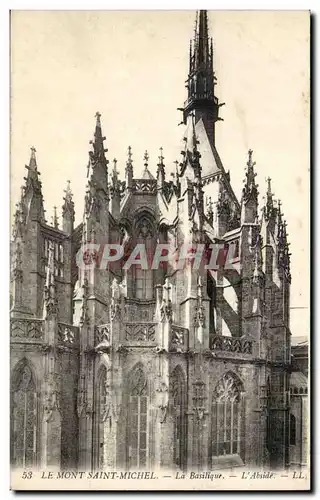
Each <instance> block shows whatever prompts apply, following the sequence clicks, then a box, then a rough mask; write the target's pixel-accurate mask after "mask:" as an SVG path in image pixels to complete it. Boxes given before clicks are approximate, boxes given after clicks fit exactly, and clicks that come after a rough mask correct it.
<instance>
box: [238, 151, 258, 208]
mask: <svg viewBox="0 0 320 500" xmlns="http://www.w3.org/2000/svg"><path fill="white" fill-rule="evenodd" d="M252 156H253V150H252V149H249V151H248V160H247V171H246V178H245V181H244V183H245V186H244V188H243V190H242V199H243V201H244V202H245V203H247V202H248V201H249V199H253V200H254V201H255V203H256V204H258V189H257V188H258V186H257V184H256V182H255V177H256V175H257V174H256V173H255V172H254V166H255V164H256V162H255V161H252Z"/></svg>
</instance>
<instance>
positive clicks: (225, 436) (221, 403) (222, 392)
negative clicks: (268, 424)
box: [211, 373, 244, 457]
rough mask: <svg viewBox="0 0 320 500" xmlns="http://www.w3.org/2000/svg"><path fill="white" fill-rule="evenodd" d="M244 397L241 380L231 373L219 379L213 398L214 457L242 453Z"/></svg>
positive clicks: (212, 434)
mask: <svg viewBox="0 0 320 500" xmlns="http://www.w3.org/2000/svg"><path fill="white" fill-rule="evenodd" d="M243 421H244V411H243V398H242V388H241V383H240V381H239V380H238V379H237V378H236V377H235V376H234V375H233V374H231V373H227V374H226V375H225V376H224V377H223V378H222V379H220V380H219V382H218V384H217V386H216V388H215V391H214V394H213V399H212V414H211V446H212V457H219V456H223V455H239V456H241V455H242V451H243V430H242V429H243Z"/></svg>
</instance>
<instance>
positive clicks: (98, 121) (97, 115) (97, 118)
mask: <svg viewBox="0 0 320 500" xmlns="http://www.w3.org/2000/svg"><path fill="white" fill-rule="evenodd" d="M94 117H95V118H96V125H97V127H101V120H100V118H101V113H99V111H97V112H96V114H95V115H94Z"/></svg>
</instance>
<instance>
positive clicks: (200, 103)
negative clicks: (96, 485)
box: [10, 11, 291, 471]
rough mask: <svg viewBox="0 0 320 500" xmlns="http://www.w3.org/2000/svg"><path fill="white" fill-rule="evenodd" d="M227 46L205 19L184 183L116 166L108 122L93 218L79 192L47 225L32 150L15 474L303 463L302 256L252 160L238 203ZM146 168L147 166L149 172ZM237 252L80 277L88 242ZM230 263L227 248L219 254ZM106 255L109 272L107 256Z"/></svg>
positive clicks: (16, 346) (97, 150)
mask: <svg viewBox="0 0 320 500" xmlns="http://www.w3.org/2000/svg"><path fill="white" fill-rule="evenodd" d="M215 82H216V78H215V75H214V70H213V48H212V41H211V40H210V38H209V33H208V16H207V12H206V11H200V12H199V13H198V14H197V21H196V29H195V35H194V39H193V40H192V43H191V46H190V62H189V74H188V79H187V99H186V101H185V103H184V106H183V108H182V113H183V123H184V125H183V126H184V134H183V140H182V151H181V159H180V161H177V162H176V170H175V172H174V174H173V175H172V176H171V177H170V176H168V174H167V173H166V167H165V161H164V160H165V159H164V157H163V154H162V150H160V156H159V163H158V165H157V174H156V177H154V176H153V175H152V174H151V173H150V170H149V167H150V165H149V158H148V154H147V153H146V154H145V157H144V165H141V167H142V168H141V171H142V173H141V171H140V168H139V165H138V163H139V162H138V161H137V162H135V161H133V156H132V151H131V148H130V147H129V150H128V158H127V162H126V166H125V178H124V179H120V178H119V173H118V171H117V165H116V164H115V165H114V166H112V168H110V165H109V161H108V159H107V149H106V142H107V141H106V139H105V137H103V133H102V125H101V116H100V114H99V113H97V114H96V124H95V129H94V137H93V140H92V141H91V146H92V150H91V151H90V153H89V165H88V184H87V189H86V193H85V196H84V208H83V219H82V223H81V224H80V225H78V226H77V227H75V225H74V220H75V209H74V203H73V200H72V192H71V188H70V185H69V184H68V186H67V188H66V191H65V197H64V200H63V206H62V217H61V221H62V223H61V227H59V224H58V217H57V215H56V214H55V216H54V218H53V222H52V224H49V223H48V222H47V221H46V219H45V210H44V201H43V196H42V186H41V182H40V179H39V170H38V166H37V160H36V151H35V149H34V148H32V150H31V158H30V162H29V165H28V166H27V167H26V168H27V174H26V177H25V184H24V186H23V188H22V191H21V198H20V200H19V202H18V204H17V208H16V212H15V216H14V226H13V235H12V242H11V311H10V315H11V326H10V345H11V463H12V466H13V467H20V468H31V467H32V468H36V467H41V468H49V467H57V468H59V469H66V468H68V469H69V470H70V469H75V470H76V469H78V470H99V471H100V470H116V469H118V470H129V469H131V470H140V469H146V470H153V469H158V468H167V469H169V470H206V469H208V470H209V469H210V470H214V469H227V468H231V467H236V466H250V467H259V468H260V467H265V468H269V467H271V468H284V467H286V466H287V465H288V463H289V432H290V430H289V422H290V418H289V415H290V336H291V334H290V329H289V295H290V281H291V278H290V254H289V251H288V242H287V233H286V223H285V221H284V220H283V214H282V213H281V204H280V202H279V203H278V202H276V201H275V200H274V198H273V195H272V192H271V185H270V180H269V181H268V185H267V188H266V197H265V202H264V206H263V207H262V210H260V209H259V207H258V186H257V184H256V179H255V177H256V174H255V163H254V161H253V153H252V151H251V150H250V151H249V152H248V158H247V162H246V166H245V169H244V187H243V191H242V196H241V199H240V200H238V199H237V198H236V196H235V194H234V191H233V189H232V186H231V184H230V175H229V173H228V172H227V171H226V170H225V168H224V166H223V163H222V161H221V159H220V156H219V153H218V149H217V147H218V145H217V144H216V137H215V129H216V125H217V122H218V121H219V120H220V119H221V118H220V117H219V114H220V107H221V106H222V104H220V103H219V100H218V97H217V96H216V92H215ZM141 163H142V162H141ZM186 242H187V243H190V245H192V244H204V245H205V247H206V248H210V245H212V244H216V243H219V244H222V245H223V248H224V249H226V251H227V250H228V249H230V248H233V250H234V251H233V259H234V264H235V265H234V266H233V267H232V266H228V267H226V266H224V265H223V264H221V262H222V261H221V260H220V264H219V265H218V267H217V269H216V270H213V271H211V270H208V269H206V267H205V266H204V265H200V266H199V268H198V269H195V267H194V266H192V262H190V261H188V262H186V265H184V266H183V267H181V268H180V269H179V268H177V267H176V266H175V265H174V263H173V262H170V261H169V262H167V263H166V262H164V263H163V265H162V266H160V267H159V269H151V268H148V269H143V268H142V266H132V267H131V268H130V269H129V270H125V269H124V268H123V265H122V264H121V262H120V261H119V262H115V263H114V265H112V266H110V267H108V268H107V269H102V268H99V266H95V265H92V266H88V268H86V267H85V266H84V267H81V266H80V267H79V266H77V260H76V255H77V254H78V251H79V249H81V247H83V246H86V245H87V244H88V243H94V244H98V245H99V244H105V243H116V244H121V245H124V247H125V249H126V250H125V255H127V254H128V253H129V252H130V250H131V249H133V248H134V247H135V246H136V244H137V243H143V244H145V245H146V248H147V253H148V255H152V254H153V253H154V251H155V248H156V245H157V244H159V243H168V244H170V245H172V246H173V247H175V248H180V247H181V246H182V245H183V244H185V243H186ZM222 254H224V251H223V252H222ZM91 257H92V259H93V260H94V259H96V260H97V259H98V258H99V255H98V254H94V255H93V256H91Z"/></svg>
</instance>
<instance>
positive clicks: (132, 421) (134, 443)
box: [127, 365, 149, 469]
mask: <svg viewBox="0 0 320 500" xmlns="http://www.w3.org/2000/svg"><path fill="white" fill-rule="evenodd" d="M129 380H130V385H129V407H128V420H127V424H128V428H127V434H128V440H127V443H128V449H127V455H128V465H129V468H132V469H134V468H137V469H139V468H145V467H147V465H148V454H149V397H148V387H147V379H146V376H145V373H144V370H143V367H142V366H141V365H138V366H136V368H134V369H133V371H132V372H131V373H130V375H129Z"/></svg>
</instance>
